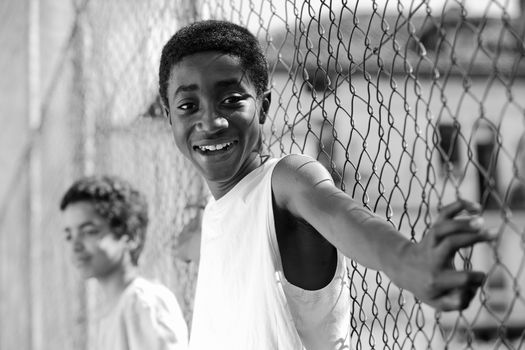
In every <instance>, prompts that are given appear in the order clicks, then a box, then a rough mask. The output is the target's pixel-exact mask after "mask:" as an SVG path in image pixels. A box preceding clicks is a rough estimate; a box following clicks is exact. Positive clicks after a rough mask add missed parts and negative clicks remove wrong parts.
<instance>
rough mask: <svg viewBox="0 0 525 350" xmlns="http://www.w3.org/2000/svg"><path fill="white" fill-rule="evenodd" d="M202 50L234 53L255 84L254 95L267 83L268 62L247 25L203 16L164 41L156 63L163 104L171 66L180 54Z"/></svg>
mask: <svg viewBox="0 0 525 350" xmlns="http://www.w3.org/2000/svg"><path fill="white" fill-rule="evenodd" d="M206 51H217V52H222V53H225V54H229V55H232V56H236V57H238V58H239V59H240V61H241V67H242V68H243V69H244V70H245V71H246V72H247V74H248V77H249V78H250V80H251V81H252V83H253V84H254V85H255V89H256V92H257V96H262V95H263V94H264V92H265V91H266V89H267V87H268V64H267V61H266V57H265V55H264V53H263V51H262V48H261V46H260V44H259V41H258V40H257V38H256V37H255V36H254V35H253V34H252V33H250V31H248V29H246V28H244V27H241V26H239V25H237V24H234V23H231V22H227V21H217V20H206V21H199V22H195V23H192V24H190V25H188V26H186V27H183V28H181V29H180V30H179V31H177V32H176V33H175V34H174V35H173V36H172V37H171V39H170V40H168V42H167V43H166V44H165V45H164V48H163V49H162V55H161V58H160V67H159V93H160V97H161V99H162V103H163V104H164V106H165V107H166V108H169V104H168V96H167V95H168V84H169V77H170V73H171V69H172V67H173V66H174V65H175V64H177V63H178V62H180V61H181V60H182V59H183V58H184V57H186V56H189V55H192V54H195V53H199V52H206Z"/></svg>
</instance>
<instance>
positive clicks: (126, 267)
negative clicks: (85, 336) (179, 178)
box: [60, 176, 188, 350]
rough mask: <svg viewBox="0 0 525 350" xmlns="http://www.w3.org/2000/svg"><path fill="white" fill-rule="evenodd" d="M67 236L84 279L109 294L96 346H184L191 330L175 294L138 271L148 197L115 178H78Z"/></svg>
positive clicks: (124, 349) (158, 349) (131, 349)
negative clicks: (187, 325) (188, 329)
mask: <svg viewBox="0 0 525 350" xmlns="http://www.w3.org/2000/svg"><path fill="white" fill-rule="evenodd" d="M60 209H61V210H62V214H63V215H62V218H63V221H64V231H65V233H66V240H67V241H68V242H70V243H71V248H72V252H73V260H74V263H75V265H76V266H77V267H78V268H79V270H80V271H81V272H82V274H83V276H84V277H85V278H95V279H96V280H97V282H98V285H99V287H100V290H101V291H102V295H103V297H104V301H105V302H104V304H103V307H101V309H100V310H99V315H98V317H96V330H97V331H96V339H95V341H96V344H95V346H94V348H95V349H97V350H143V349H148V350H185V349H187V336H188V331H187V327H186V323H185V321H184V319H183V316H182V312H181V310H180V307H179V304H178V303H177V300H176V298H175V296H174V295H173V293H172V292H171V291H170V290H169V289H168V288H166V287H164V286H163V285H161V284H158V283H153V282H150V281H148V280H146V279H144V278H142V277H141V276H140V275H139V274H138V270H137V266H138V259H139V257H140V253H141V252H142V248H143V246H144V240H145V235H146V228H147V224H148V208H147V204H146V200H145V198H144V196H143V195H142V194H141V193H140V192H138V191H136V190H135V189H134V188H133V187H131V185H130V184H129V183H128V182H126V181H124V180H122V179H120V178H117V177H113V176H93V177H85V178H81V179H79V180H78V181H76V182H75V183H74V184H73V185H72V186H71V187H70V188H69V189H68V190H67V192H66V193H65V195H64V197H63V198H62V201H61V203H60Z"/></svg>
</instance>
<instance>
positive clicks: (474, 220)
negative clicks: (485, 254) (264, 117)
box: [272, 155, 491, 310]
mask: <svg viewBox="0 0 525 350" xmlns="http://www.w3.org/2000/svg"><path fill="white" fill-rule="evenodd" d="M272 190H273V193H274V197H275V202H276V205H277V206H278V207H279V208H281V209H285V210H287V211H289V212H290V213H291V214H292V215H294V216H295V217H297V218H301V219H303V220H306V221H307V222H308V223H310V225H312V226H313V227H314V228H315V229H316V230H317V231H318V232H319V233H320V234H321V235H323V236H324V237H325V238H326V239H327V240H328V241H329V242H330V243H331V244H333V245H334V246H335V247H336V248H337V249H338V250H339V251H341V252H342V253H343V254H344V255H346V256H347V257H349V258H352V259H354V260H355V261H357V262H359V263H360V264H362V265H364V266H366V267H369V268H372V269H374V270H379V271H384V272H385V273H386V274H387V275H388V276H389V277H390V279H391V280H392V281H393V282H394V283H395V284H396V285H398V286H399V287H401V288H404V289H407V290H409V291H411V292H412V293H414V295H415V296H416V297H417V298H419V299H420V300H422V301H423V302H425V303H427V304H429V305H431V306H434V307H435V308H437V309H440V310H454V309H463V308H465V307H467V306H468V304H469V303H470V301H471V299H472V298H473V296H474V295H475V292H476V290H477V288H478V287H479V286H480V285H481V284H482V283H483V280H484V277H485V275H484V274H483V273H482V272H476V271H458V270H456V269H455V268H454V267H453V259H454V256H455V253H456V252H457V251H458V250H459V249H460V248H462V247H468V246H471V245H473V244H475V243H478V242H482V241H488V240H490V239H491V237H490V235H488V234H487V233H486V231H485V230H483V229H482V219H481V217H479V216H478V215H477V214H479V210H480V209H479V206H478V205H476V204H474V203H470V202H467V201H458V202H455V203H453V204H451V205H449V206H447V207H445V208H444V209H443V210H442V211H441V214H440V216H439V218H438V220H437V221H436V222H435V223H434V225H433V226H432V227H431V228H430V229H429V231H428V232H427V234H426V235H425V236H424V238H423V239H422V240H421V241H420V242H418V243H413V242H411V241H409V240H408V239H407V238H405V237H404V236H403V235H401V233H399V232H398V231H397V230H396V229H395V228H394V227H393V226H392V225H391V224H389V223H388V222H386V221H385V220H384V219H382V218H379V217H377V216H375V215H374V214H373V213H371V212H370V211H368V210H366V209H364V208H362V206H360V205H359V204H358V203H356V202H355V201H354V200H353V199H352V198H351V197H350V196H348V195H347V194H346V193H344V192H343V191H341V190H340V189H338V188H337V187H335V186H334V184H333V181H332V179H331V177H330V175H329V174H328V172H327V171H326V169H325V168H324V167H323V166H322V165H321V164H320V163H319V162H317V161H315V160H313V159H311V158H309V157H305V156H299V155H292V156H288V157H285V158H283V159H282V160H281V161H280V162H279V163H278V164H277V166H276V168H275V170H274V173H273V177H272ZM460 213H462V214H465V215H462V217H461V218H458V217H457V215H458V214H460Z"/></svg>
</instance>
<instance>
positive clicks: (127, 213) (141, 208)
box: [60, 175, 148, 265]
mask: <svg viewBox="0 0 525 350" xmlns="http://www.w3.org/2000/svg"><path fill="white" fill-rule="evenodd" d="M78 202H89V203H91V204H92V205H93V207H94V209H95V211H96V212H97V214H99V215H100V216H101V217H102V218H104V219H105V220H107V222H108V224H109V227H110V229H111V232H113V234H115V236H116V237H121V236H124V235H128V236H129V237H130V238H131V239H133V240H135V241H136V242H137V247H136V248H135V249H133V250H132V251H131V252H130V253H131V254H130V255H131V261H132V263H133V264H135V265H137V264H138V259H139V256H140V253H141V252H142V249H143V248H144V241H145V238H146V230H147V227H148V204H147V201H146V198H145V197H144V195H143V194H142V193H140V192H139V191H137V190H136V189H135V188H133V187H132V186H131V184H130V183H128V182H127V181H125V180H123V179H121V178H119V177H116V176H109V175H99V176H89V177H83V178H80V179H78V180H77V181H75V183H73V185H71V187H70V188H69V189H68V190H67V191H66V193H65V194H64V196H63V197H62V200H61V201H60V210H62V211H64V210H65V209H66V208H67V207H68V206H69V205H70V204H73V203H78Z"/></svg>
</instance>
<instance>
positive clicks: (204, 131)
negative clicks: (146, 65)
mask: <svg viewBox="0 0 525 350" xmlns="http://www.w3.org/2000/svg"><path fill="white" fill-rule="evenodd" d="M267 85H268V73H267V66H266V60H265V57H264V54H263V53H262V50H261V48H260V46H259V43H258V42H257V39H256V38H255V37H254V36H253V35H252V34H251V33H249V32H248V31H247V30H246V29H245V28H243V27H240V26H237V25H235V24H232V23H229V22H223V21H203V22H197V23H194V24H192V25H189V26H187V27H185V28H182V29H181V30H179V31H178V32H177V33H176V34H175V35H174V36H173V37H172V38H171V39H170V40H169V41H168V42H167V43H166V45H165V46H164V49H163V51H162V56H161V61H160V69H159V87H160V95H161V98H162V101H163V104H164V107H165V111H166V114H167V116H168V118H169V121H170V124H171V127H172V131H173V135H174V138H175V143H176V144H177V147H178V148H179V150H180V151H181V152H182V153H183V154H184V156H186V157H187V158H188V159H189V160H190V161H191V162H192V163H193V165H194V166H195V167H196V168H197V169H198V170H199V172H200V173H201V174H202V175H203V176H204V178H205V180H206V182H207V184H208V186H209V189H210V191H211V194H212V195H213V198H212V199H211V201H210V202H209V203H208V205H207V206H206V209H205V211H204V215H203V222H202V238H201V239H202V242H201V251H200V265H199V276H198V282H197V291H196V296H195V305H194V313H193V323H192V325H193V326H192V331H191V336H190V348H191V349H199V350H200V349H210V348H214V349H286V350H288V349H309V350H311V349H322V350H326V349H342V348H348V346H349V332H348V330H349V328H350V327H349V323H350V322H349V315H350V302H349V299H350V298H349V296H348V280H347V276H346V272H345V270H346V267H345V259H344V256H347V257H349V258H352V259H354V260H356V261H357V262H359V263H361V264H362V265H364V266H366V267H369V268H372V269H374V270H381V271H384V272H385V273H386V274H387V275H388V276H389V277H390V279H391V280H392V281H393V282H394V283H395V284H396V285H398V286H399V287H401V288H404V289H407V290H409V291H411V292H412V293H414V294H415V296H416V297H418V298H419V299H420V300H422V301H423V302H425V303H427V304H429V305H432V306H434V307H435V308H437V309H439V310H456V309H463V308H465V307H467V306H468V304H469V302H470V301H471V299H472V298H473V296H474V295H475V293H476V291H477V289H478V288H479V286H480V285H481V284H482V282H483V279H484V274H483V273H481V272H474V271H457V270H456V269H455V268H454V267H453V258H454V255H455V253H456V252H457V250H458V249H459V248H462V247H468V246H471V245H472V244H475V243H477V242H481V241H488V240H490V239H492V237H491V236H490V235H489V234H488V233H487V232H486V231H485V230H483V229H482V225H483V222H482V219H481V217H479V216H478V215H477V214H478V213H479V210H480V208H479V206H478V205H476V204H473V203H470V202H467V201H458V202H455V203H453V204H451V205H449V206H446V207H444V208H443V209H442V210H441V213H440V217H439V218H438V220H437V222H436V223H435V224H434V225H433V226H432V227H431V228H430V230H429V232H428V233H427V234H426V235H425V237H424V238H423V239H422V240H421V242H419V243H412V242H410V241H409V240H407V239H406V238H404V237H403V236H402V235H401V234H400V233H399V232H397V231H396V230H395V228H393V227H392V225H391V224H389V223H387V222H386V221H384V220H382V219H380V218H378V217H376V216H374V215H373V214H372V213H370V212H369V211H367V210H365V209H363V208H361V207H360V206H359V205H358V204H357V203H356V202H354V201H353V200H352V198H351V197H349V196H348V195H347V194H345V193H344V192H342V191H341V190H339V189H338V188H337V187H336V186H335V185H334V183H333V181H332V179H331V177H330V175H329V173H328V172H327V170H326V169H325V168H324V167H323V166H322V165H321V164H320V163H318V162H317V161H315V160H313V159H311V158H309V157H306V156H302V155H289V156H286V157H283V158H281V159H267V158H265V157H263V156H262V155H261V151H262V131H261V128H260V125H262V124H263V123H264V121H265V118H266V114H267V113H268V110H269V106H270V100H271V96H270V93H268V92H267V90H266V89H267ZM459 213H463V214H464V215H462V217H461V218H459V217H456V216H457V215H458V214H459Z"/></svg>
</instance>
